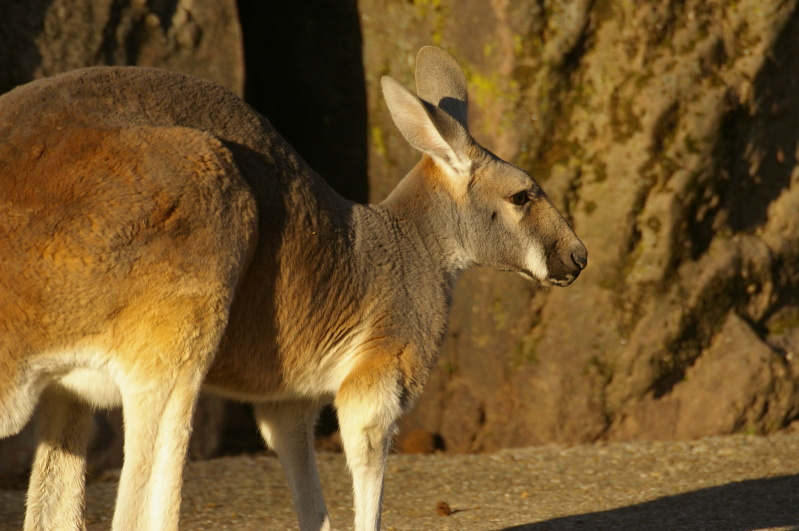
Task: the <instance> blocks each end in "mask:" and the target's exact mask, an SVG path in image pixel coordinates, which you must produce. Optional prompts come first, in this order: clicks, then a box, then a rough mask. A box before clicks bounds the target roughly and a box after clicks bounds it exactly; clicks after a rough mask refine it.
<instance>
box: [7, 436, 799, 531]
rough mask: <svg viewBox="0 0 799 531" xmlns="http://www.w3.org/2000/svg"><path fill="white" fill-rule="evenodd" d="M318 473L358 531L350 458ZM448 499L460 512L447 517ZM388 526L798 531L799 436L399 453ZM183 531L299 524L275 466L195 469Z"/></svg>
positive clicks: (260, 458)
mask: <svg viewBox="0 0 799 531" xmlns="http://www.w3.org/2000/svg"><path fill="white" fill-rule="evenodd" d="M319 468H320V472H321V475H322V482H323V485H324V489H325V497H326V500H327V503H328V507H329V509H330V513H331V517H332V520H333V525H334V528H337V529H348V528H350V527H351V525H352V510H351V508H350V507H351V505H350V504H351V500H352V498H351V495H350V480H349V476H348V474H347V473H346V469H345V465H344V458H343V456H342V455H340V454H330V453H322V454H320V455H319ZM117 478H118V472H117V473H114V472H112V473H105V474H103V475H102V476H101V477H98V478H94V479H93V480H92V481H91V484H90V486H89V488H88V502H87V505H88V507H87V521H88V529H89V530H95V529H107V528H108V527H109V523H110V518H111V511H112V503H113V496H114V490H115V487H116V483H115V482H116V479H117ZM439 502H445V503H446V504H448V505H449V507H450V508H451V510H452V514H450V515H449V516H440V515H439V514H438V511H437V510H436V505H437V504H439ZM23 504H24V493H23V492H20V491H12V490H6V491H0V531H5V530H12V529H20V528H21V525H22V519H23V512H24V508H23ZM383 528H384V529H397V530H420V529H441V530H531V531H533V530H535V531H543V530H566V529H578V530H597V529H613V530H664V531H665V530H696V531H700V530H701V531H712V530H719V531H721V530H723V531H744V530H755V529H757V530H764V529H780V530H798V531H799V434H778V435H773V436H769V437H758V436H745V435H740V436H731V437H714V438H706V439H701V440H698V441H692V442H635V443H614V444H596V445H586V446H574V447H565V446H545V447H536V448H524V449H513V450H503V451H501V452H498V453H495V454H487V455H443V454H442V455H421V456H420V455H394V456H392V457H391V459H390V461H389V465H388V476H387V482H386V499H385V511H384V519H383ZM181 529H185V530H200V529H202V530H225V529H229V530H242V531H246V530H251V529H252V530H254V529H258V530H263V529H277V530H282V529H296V523H295V519H294V512H293V509H292V508H291V501H290V498H289V494H288V489H287V487H286V485H285V479H284V478H283V475H282V472H281V470H280V466H279V463H278V462H277V460H276V459H275V458H274V457H271V456H268V455H254V456H239V457H228V458H221V459H214V460H210V461H205V462H195V463H190V464H189V466H188V471H187V474H186V484H185V487H184V500H183V505H182V516H181Z"/></svg>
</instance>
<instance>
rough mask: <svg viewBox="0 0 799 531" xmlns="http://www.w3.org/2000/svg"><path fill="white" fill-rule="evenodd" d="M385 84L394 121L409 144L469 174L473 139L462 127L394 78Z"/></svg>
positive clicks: (458, 171) (386, 77) (385, 80)
mask: <svg viewBox="0 0 799 531" xmlns="http://www.w3.org/2000/svg"><path fill="white" fill-rule="evenodd" d="M381 83H382V85H383V95H384V97H385V98H386V103H387V104H388V110H389V112H390V113H391V118H392V119H393V120H394V123H395V124H396V126H397V128H398V129H399V130H400V133H402V136H404V137H405V140H407V141H408V143H409V144H410V145H412V146H413V147H415V148H416V149H418V150H419V151H421V152H423V153H427V154H428V155H431V156H433V157H435V158H436V159H437V160H439V161H440V162H442V163H444V164H446V165H447V166H449V167H450V168H452V169H453V170H454V171H455V172H456V173H459V174H462V173H464V172H466V173H468V171H469V168H470V167H471V162H470V161H469V158H468V156H467V155H466V153H467V149H468V140H469V138H470V137H469V134H468V133H467V132H466V130H465V129H464V128H463V127H462V126H461V124H460V123H459V122H457V121H456V120H455V119H453V118H452V117H451V116H450V115H448V114H446V113H444V112H443V111H441V110H440V109H438V108H437V107H433V106H431V105H429V104H426V103H425V102H423V101H422V100H420V99H419V98H417V97H416V96H414V95H413V94H411V93H410V92H409V91H408V90H407V89H406V88H405V87H403V86H402V85H400V84H399V82H398V81H397V80H395V79H394V78H391V77H389V76H384V77H383V78H382V79H381Z"/></svg>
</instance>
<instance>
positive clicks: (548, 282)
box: [516, 269, 554, 288]
mask: <svg viewBox="0 0 799 531" xmlns="http://www.w3.org/2000/svg"><path fill="white" fill-rule="evenodd" d="M516 272H517V273H519V274H520V275H521V276H523V277H524V278H526V279H527V280H532V281H533V282H538V283H539V284H540V285H542V286H544V287H545V288H550V287H552V285H553V284H554V283H553V282H552V279H545V278H538V277H537V276H535V275H534V274H532V273H531V272H530V271H527V270H526V269H520V270H518V271H516Z"/></svg>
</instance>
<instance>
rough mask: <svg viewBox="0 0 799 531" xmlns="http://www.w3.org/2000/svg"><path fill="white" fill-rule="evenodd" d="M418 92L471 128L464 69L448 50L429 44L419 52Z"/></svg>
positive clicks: (417, 63)
mask: <svg viewBox="0 0 799 531" xmlns="http://www.w3.org/2000/svg"><path fill="white" fill-rule="evenodd" d="M416 93H417V94H419V97H420V98H421V99H423V100H424V101H426V102H427V103H429V104H431V105H433V106H435V107H438V108H440V109H441V110H442V111H444V112H445V113H447V114H449V115H450V116H452V117H453V118H455V120H457V121H458V123H459V124H461V125H462V126H463V128H464V129H466V130H467V131H468V130H469V117H468V109H469V94H468V92H467V90H466V76H464V75H463V70H461V67H460V66H458V63H456V62H455V59H453V58H452V56H451V55H449V54H448V53H447V52H445V51H444V50H442V49H441V48H436V47H435V46H425V47H424V48H422V49H421V50H419V53H418V54H417V56H416Z"/></svg>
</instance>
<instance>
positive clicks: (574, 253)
mask: <svg viewBox="0 0 799 531" xmlns="http://www.w3.org/2000/svg"><path fill="white" fill-rule="evenodd" d="M559 251H560V252H555V253H552V255H551V257H552V258H553V260H551V261H550V262H554V263H550V264H548V266H549V267H548V268H549V272H550V275H549V278H548V279H547V280H549V282H551V283H552V284H554V285H556V286H560V287H566V286H568V285H569V284H571V283H572V282H574V281H575V280H576V279H577V277H578V276H580V272H581V271H582V270H583V269H585V267H586V266H587V265H588V249H586V248H585V245H583V242H581V241H580V240H578V239H577V238H576V237H575V238H574V241H572V242H571V243H570V244H569V245H564V246H563V248H562V249H559Z"/></svg>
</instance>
